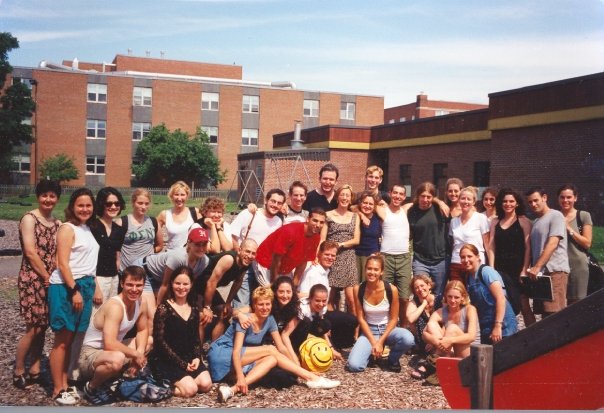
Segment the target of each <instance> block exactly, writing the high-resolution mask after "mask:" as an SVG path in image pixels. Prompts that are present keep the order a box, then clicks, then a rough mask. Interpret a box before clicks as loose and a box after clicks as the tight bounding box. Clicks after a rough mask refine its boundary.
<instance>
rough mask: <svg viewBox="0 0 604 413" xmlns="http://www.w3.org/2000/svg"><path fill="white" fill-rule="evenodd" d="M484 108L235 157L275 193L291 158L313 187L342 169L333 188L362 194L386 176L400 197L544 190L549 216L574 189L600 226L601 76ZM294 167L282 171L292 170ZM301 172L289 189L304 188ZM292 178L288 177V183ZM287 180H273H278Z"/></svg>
mask: <svg viewBox="0 0 604 413" xmlns="http://www.w3.org/2000/svg"><path fill="white" fill-rule="evenodd" d="M489 102H490V104H489V107H488V108H486V109H480V110H472V111H467V112H462V113H456V114H449V115H444V116H438V117H431V118H425V119H416V120H414V121H408V122H399V123H394V124H386V125H378V126H373V127H355V126H341V125H326V126H320V127H316V128H310V129H305V130H302V132H301V140H302V141H303V142H304V145H305V147H306V149H295V150H294V149H291V144H290V142H291V140H292V139H293V138H294V132H288V133H282V134H278V135H276V136H275V137H274V148H275V150H273V151H269V152H260V153H256V154H247V155H240V156H239V162H240V165H242V166H246V167H248V166H249V167H253V168H256V169H257V170H259V171H265V176H264V177H263V178H264V179H265V187H267V188H268V187H272V186H281V187H287V186H288V185H289V183H290V182H291V181H287V182H285V185H277V183H276V182H275V176H276V175H277V174H276V173H275V172H274V171H273V169H274V168H273V169H271V168H272V167H273V165H274V164H275V161H274V159H279V158H282V157H284V156H299V159H307V161H305V162H304V165H305V166H306V169H307V170H308V175H309V176H310V182H311V188H313V187H314V186H316V184H317V181H318V179H317V176H318V171H319V168H320V167H321V165H323V164H324V163H326V162H332V163H334V164H336V165H337V166H338V167H339V168H340V179H339V183H340V184H343V183H349V184H351V185H352V186H353V188H354V189H355V190H361V189H362V188H363V178H364V172H365V168H366V167H367V166H369V165H372V164H377V165H379V166H381V167H382V168H383V169H384V171H385V177H384V183H383V185H382V186H383V188H388V187H389V186H390V185H392V184H394V183H400V184H403V185H405V186H406V187H407V191H408V194H412V191H413V190H415V188H416V187H417V186H418V185H419V184H420V183H421V182H424V181H431V182H434V183H435V184H436V185H437V188H438V190H439V193H440V196H441V197H444V183H445V181H446V180H447V179H448V178H450V177H458V178H461V179H462V180H463V181H464V183H465V184H467V185H475V186H478V187H486V186H497V187H503V186H511V187H513V188H515V189H517V190H519V191H521V192H524V191H525V190H527V189H528V188H529V187H531V186H533V185H542V186H543V187H544V188H545V189H546V191H547V192H548V194H549V197H550V201H549V204H550V206H552V207H557V205H558V203H557V200H556V190H557V188H558V187H559V186H561V185H562V184H564V183H569V182H570V183H574V184H576V185H577V186H578V187H579V191H580V194H579V205H578V206H579V207H580V208H582V209H585V210H588V211H590V212H591V213H592V217H593V218H594V219H595V221H596V223H597V224H599V225H602V223H603V222H604V72H603V73H596V74H593V75H588V76H581V77H577V78H572V79H565V80H560V81H557V82H551V83H545V84H540V85H534V86H529V87H525V88H520V89H515V90H508V91H504V92H498V93H492V94H490V95H489ZM294 164H295V162H293V161H290V170H293V169H292V168H293V165H294ZM300 171H301V168H300V162H298V167H297V170H296V172H295V173H294V175H295V179H304V178H305V174H304V175H303V174H301V172H300ZM290 174H291V173H290ZM284 176H287V173H283V172H282V173H281V174H280V178H281V179H283V177H284Z"/></svg>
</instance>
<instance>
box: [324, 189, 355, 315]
mask: <svg viewBox="0 0 604 413" xmlns="http://www.w3.org/2000/svg"><path fill="white" fill-rule="evenodd" d="M334 197H335V198H336V199H337V200H338V206H337V208H336V209H334V210H331V211H328V212H327V220H326V225H325V226H323V229H322V230H321V240H322V241H324V240H329V241H336V242H337V243H338V248H339V249H338V255H337V257H336V261H335V262H334V263H333V266H332V267H331V271H330V272H329V286H330V287H331V291H330V294H329V303H330V305H331V307H332V308H334V309H337V308H338V306H339V301H340V300H339V295H340V291H341V290H342V289H344V293H345V295H346V305H347V309H348V312H349V313H352V314H356V310H355V303H354V297H353V291H352V289H353V286H354V285H356V284H357V283H358V280H359V276H358V275H357V267H356V256H355V253H354V249H353V247H355V246H356V245H358V244H359V242H360V240H361V225H360V218H359V216H358V214H355V213H354V212H352V211H350V210H349V207H350V206H351V205H352V202H353V201H354V200H353V192H352V187H351V186H350V185H343V186H342V187H340V188H338V190H337V191H336V193H335V195H334Z"/></svg>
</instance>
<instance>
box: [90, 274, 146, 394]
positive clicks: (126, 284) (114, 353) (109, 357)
mask: <svg viewBox="0 0 604 413" xmlns="http://www.w3.org/2000/svg"><path fill="white" fill-rule="evenodd" d="M120 285H121V287H122V291H121V292H120V293H119V294H118V295H116V296H113V297H111V298H110V299H109V300H107V302H105V303H104V304H103V305H102V306H101V308H99V310H98V311H97V312H96V313H95V314H94V316H93V317H92V319H91V320H90V324H89V325H88V330H86V335H85V336H84V343H83V345H82V351H81V353H80V358H79V367H80V372H81V374H82V375H83V376H84V377H87V378H90V377H91V379H90V381H89V382H87V383H86V385H85V386H84V396H85V397H86V399H87V400H88V401H89V402H90V403H92V404H96V405H98V404H106V403H111V402H112V401H113V395H112V393H111V391H110V390H109V389H108V388H107V387H106V386H104V384H105V383H106V382H107V381H108V380H110V379H112V378H114V377H116V376H118V375H119V374H120V373H121V371H122V369H123V367H124V366H125V365H126V363H127V362H128V361H130V368H129V370H128V374H130V375H134V374H135V373H137V372H138V371H139V370H140V369H142V368H143V367H144V366H145V365H146V363H147V357H146V356H145V348H146V346H147V339H148V337H149V331H148V329H147V315H146V314H147V311H146V308H145V306H146V303H145V302H144V301H143V300H142V299H141V297H142V294H143V287H144V285H145V270H143V269H142V268H141V267H137V266H134V265H133V266H130V267H126V268H125V269H124V274H123V278H122V280H121V282H120ZM135 325H136V331H137V332H136V337H135V339H134V343H132V341H131V342H130V343H127V342H122V340H123V339H124V336H125V335H126V333H127V332H128V331H130V329H132V328H133V327H134V326H135Z"/></svg>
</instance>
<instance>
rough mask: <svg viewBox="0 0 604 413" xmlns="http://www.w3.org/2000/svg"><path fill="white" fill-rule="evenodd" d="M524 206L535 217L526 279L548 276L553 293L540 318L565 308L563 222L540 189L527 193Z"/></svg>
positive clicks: (565, 278) (566, 261)
mask: <svg viewBox="0 0 604 413" xmlns="http://www.w3.org/2000/svg"><path fill="white" fill-rule="evenodd" d="M525 195H526V197H527V203H528V204H529V206H530V208H531V209H532V210H533V212H534V213H535V216H536V217H537V218H536V219H535V221H534V222H533V227H532V229H531V258H532V259H531V262H532V265H531V267H530V268H528V269H527V270H526V272H527V274H528V275H529V277H531V278H532V279H536V278H537V275H538V274H539V273H543V274H544V275H549V276H550V277H551V279H552V287H553V290H554V294H553V300H552V301H543V316H544V317H545V316H548V315H550V314H552V313H555V312H557V311H560V310H562V309H563V308H565V307H566V287H567V285H568V273H569V272H570V267H569V264H568V254H567V243H568V239H567V237H566V221H565V220H564V215H562V213H561V212H560V211H556V210H555V209H550V207H549V206H548V205H547V194H546V193H545V190H544V189H543V188H540V187H534V188H531V189H529V190H528V191H527V192H526V194H525Z"/></svg>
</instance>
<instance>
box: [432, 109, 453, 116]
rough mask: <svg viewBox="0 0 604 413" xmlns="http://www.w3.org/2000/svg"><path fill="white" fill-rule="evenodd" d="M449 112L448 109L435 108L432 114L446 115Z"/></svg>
mask: <svg viewBox="0 0 604 413" xmlns="http://www.w3.org/2000/svg"><path fill="white" fill-rule="evenodd" d="M449 113H450V112H449V111H448V110H437V111H436V112H434V116H443V115H448V114H449Z"/></svg>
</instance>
